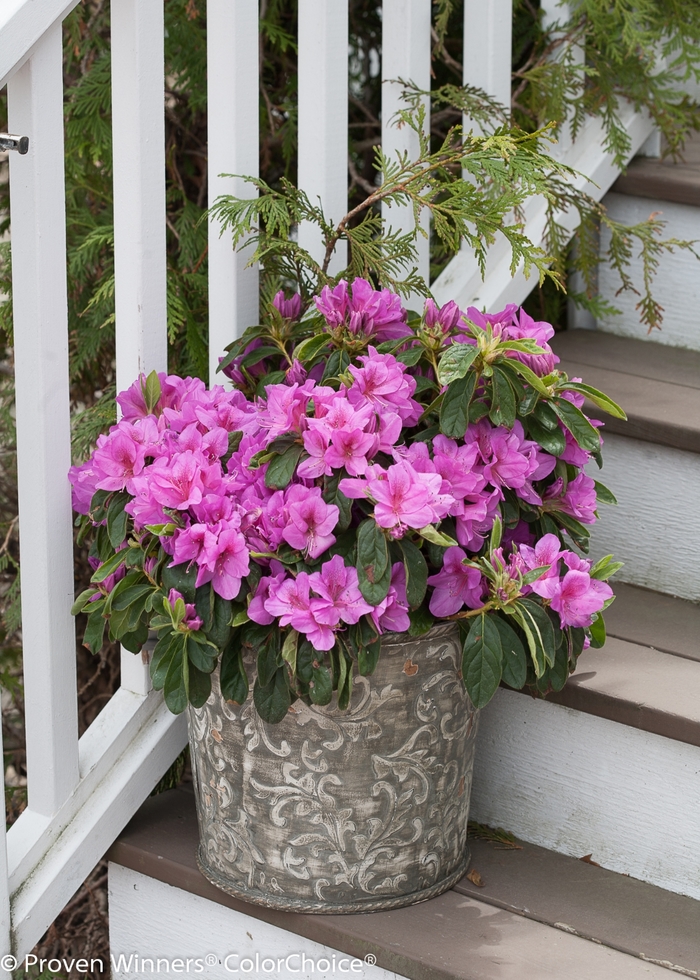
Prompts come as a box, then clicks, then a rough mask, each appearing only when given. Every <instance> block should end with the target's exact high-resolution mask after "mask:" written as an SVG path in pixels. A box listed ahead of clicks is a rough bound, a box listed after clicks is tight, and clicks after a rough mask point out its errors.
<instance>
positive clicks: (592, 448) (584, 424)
mask: <svg viewBox="0 0 700 980" xmlns="http://www.w3.org/2000/svg"><path fill="white" fill-rule="evenodd" d="M550 404H551V406H552V408H553V409H554V411H555V412H556V413H557V415H558V416H559V418H560V419H561V420H562V422H563V423H564V425H565V426H566V428H567V429H568V430H569V432H570V433H571V435H572V436H573V437H574V439H575V440H576V442H577V443H578V445H579V446H580V447H581V449H585V450H587V451H588V452H591V453H593V452H596V451H597V450H599V449H600V436H599V435H598V430H597V429H596V428H595V427H594V426H592V425H591V423H590V422H589V421H588V419H587V418H586V416H585V415H584V414H583V412H582V411H580V410H579V409H578V408H576V406H575V405H573V404H572V403H571V402H570V401H567V400H566V398H559V399H557V400H556V401H552V402H551V403H550Z"/></svg>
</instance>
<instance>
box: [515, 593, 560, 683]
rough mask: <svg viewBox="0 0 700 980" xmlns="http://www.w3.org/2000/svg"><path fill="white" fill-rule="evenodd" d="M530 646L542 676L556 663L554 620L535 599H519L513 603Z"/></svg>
mask: <svg viewBox="0 0 700 980" xmlns="http://www.w3.org/2000/svg"><path fill="white" fill-rule="evenodd" d="M512 608H513V610H514V611H515V613H516V616H517V618H518V621H519V622H520V625H521V626H522V628H523V631H524V633H525V636H526V638H527V642H528V646H529V648H530V655H531V657H532V663H533V665H534V668H535V675H536V676H537V677H541V676H542V674H543V673H544V671H545V668H546V667H547V665H549V666H550V667H551V666H552V665H553V664H554V657H555V654H556V642H555V637H554V627H553V626H552V620H551V619H550V618H549V616H548V615H547V613H546V612H545V610H544V609H543V608H542V606H540V605H539V603H537V602H535V601H534V599H518V601H517V602H516V603H515V604H514V605H513V607H512Z"/></svg>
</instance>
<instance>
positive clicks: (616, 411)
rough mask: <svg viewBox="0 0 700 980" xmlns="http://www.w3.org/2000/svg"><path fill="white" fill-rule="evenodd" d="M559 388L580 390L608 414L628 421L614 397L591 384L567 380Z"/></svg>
mask: <svg viewBox="0 0 700 980" xmlns="http://www.w3.org/2000/svg"><path fill="white" fill-rule="evenodd" d="M558 388H559V390H560V391H561V390H562V389H565V390H568V391H579V392H581V394H582V395H585V396H586V398H587V399H588V400H589V401H592V402H593V404H594V405H597V406H598V408H602V409H603V411H604V412H607V413H608V415H613V416H614V417H615V418H616V419H624V420H625V421H627V416H626V414H625V412H624V410H623V409H622V408H620V406H619V405H618V404H617V402H614V401H613V400H612V398H609V397H608V396H607V395H605V394H603V392H602V391H598V389H597V388H592V387H591V386H590V385H586V384H582V383H581V382H579V381H567V382H566V383H565V384H562V385H559V386H558Z"/></svg>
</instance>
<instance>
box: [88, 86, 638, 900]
mask: <svg viewBox="0 0 700 980" xmlns="http://www.w3.org/2000/svg"><path fill="white" fill-rule="evenodd" d="M462 108H464V107H462ZM472 108H473V106H472ZM422 113H423V109H422V106H421V105H420V104H419V103H418V104H417V107H415V111H414V112H411V111H408V110H407V111H406V112H405V113H401V114H400V115H401V119H402V121H403V123H404V124H405V125H410V126H412V127H413V128H415V130H416V133H417V134H418V138H419V142H420V148H421V152H420V157H419V158H418V159H417V160H416V161H413V162H409V161H407V160H399V161H398V162H397V163H396V162H395V163H391V162H390V161H388V160H386V158H384V157H382V156H381V153H379V154H378V170H379V172H380V181H379V183H378V185H377V188H376V190H374V191H372V192H371V193H370V194H369V196H368V197H367V199H366V201H365V202H364V203H363V204H361V205H358V206H356V207H354V208H353V209H352V211H350V212H349V213H348V215H346V216H345V217H344V218H343V219H342V220H341V221H340V222H339V223H338V224H337V225H333V224H331V223H330V222H328V221H327V220H326V219H325V217H324V215H323V212H322V211H321V209H320V207H317V206H315V205H313V204H312V203H310V202H309V200H308V198H307V197H306V196H305V195H304V194H303V193H302V192H301V191H299V190H298V189H296V188H294V187H293V186H292V185H291V184H288V183H286V182H283V184H282V188H281V190H274V189H272V188H270V187H267V185H265V184H264V183H263V182H261V181H257V180H256V181H254V183H255V184H256V186H257V189H258V191H259V194H258V196H256V197H255V198H252V199H246V200H239V199H233V198H229V199H224V200H222V201H221V202H219V204H218V206H217V208H218V210H217V209H215V213H216V214H217V215H218V216H219V217H220V219H221V221H222V224H223V225H224V227H227V226H228V227H230V228H231V229H232V231H233V241H234V246H238V245H239V244H241V243H244V244H246V243H252V244H253V245H255V248H254V249H253V261H257V260H261V261H262V263H263V266H264V289H267V288H268V287H269V285H270V284H271V283H272V282H274V281H277V282H278V283H280V282H281V283H283V284H287V286H289V285H290V284H293V285H294V287H295V288H294V289H287V291H286V292H285V291H284V290H282V291H279V292H277V293H276V295H274V299H273V300H271V301H270V302H268V303H266V304H264V314H263V316H262V318H261V321H262V322H261V323H259V324H256V325H251V326H250V327H249V328H248V329H247V330H246V331H245V332H244V333H243V335H242V337H240V338H239V339H237V340H235V341H234V342H233V343H232V344H231V345H230V346H229V348H228V350H227V355H226V357H225V358H223V359H222V362H221V365H220V369H221V371H222V381H225V382H226V383H224V384H221V385H217V386H214V387H212V388H211V389H210V390H207V388H206V387H205V385H204V383H203V382H202V381H200V380H198V379H196V378H180V377H175V376H166V375H163V374H161V375H157V374H155V373H152V374H151V375H149V376H148V377H141V378H139V379H137V380H136V381H135V382H134V384H133V385H132V386H131V388H130V389H129V390H128V391H125V392H123V393H122V394H121V395H119V396H118V399H117V400H118V403H119V406H120V409H121V420H120V421H119V422H118V423H117V424H116V425H115V426H113V427H112V429H111V430H110V432H109V433H108V434H107V435H104V436H101V437H100V438H99V439H98V442H97V446H96V448H95V450H94V452H93V454H92V456H91V457H90V459H88V460H87V461H86V462H85V463H84V464H83V465H81V466H77V467H73V468H72V470H71V473H70V479H71V482H72V484H73V491H74V505H75V509H76V511H77V512H78V514H79V517H78V523H79V524H80V525H81V528H80V535H81V536H82V537H83V538H86V537H88V536H91V546H90V561H91V563H92V564H93V567H94V574H93V577H92V584H91V586H90V588H89V589H87V590H86V591H85V592H84V593H83V594H82V595H81V596H80V597H79V598H78V599H77V601H76V603H75V606H74V610H75V612H76V613H84V614H86V615H87V628H86V631H85V639H84V642H85V644H86V645H87V646H88V647H90V648H91V649H92V650H94V651H97V650H99V648H100V647H101V644H102V642H103V639H104V636H105V631H108V634H109V637H110V638H111V639H112V640H117V641H119V642H121V643H122V644H123V646H125V647H126V648H127V649H129V650H133V651H134V652H135V653H136V652H139V651H141V650H142V649H143V648H145V649H146V650H149V649H150V651H151V652H150V670H151V677H152V680H153V686H154V687H155V688H156V689H157V690H161V689H162V691H163V693H164V697H165V701H166V703H167V705H168V707H169V708H170V709H171V710H172V711H174V712H181V711H184V710H185V709H187V710H188V714H189V723H190V745H191V749H192V760H193V774H194V780H195V788H196V790H197V806H198V816H199V824H200V838H201V842H200V848H199V855H198V860H199V865H200V868H201V869H202V872H203V873H204V874H205V875H206V876H207V877H208V878H209V879H210V880H211V881H213V882H214V883H215V884H217V885H218V886H219V887H221V888H223V889H225V890H226V891H228V892H230V893H231V894H234V895H238V896H240V897H243V898H245V899H246V900H247V901H251V902H258V903H261V904H264V905H270V906H273V907H278V908H285V909H299V910H304V911H318V912H338V911H350V912H355V911H370V910H373V909H379V908H392V907H397V906H400V905H405V904H409V903H411V902H415V901H420V900H423V899H425V898H429V897H431V896H432V895H436V894H439V893H440V892H441V891H444V890H445V889H447V888H449V887H450V886H451V885H452V884H453V883H454V882H455V881H457V880H458V879H459V877H460V876H461V875H462V874H463V873H464V871H465V870H466V867H467V863H468V860H469V856H468V850H467V845H466V837H467V817H468V809H469V793H470V787H471V770H472V762H473V753H474V742H475V736H476V729H477V717H478V711H479V710H480V709H481V708H483V707H484V706H485V705H486V704H487V703H488V702H489V700H490V699H491V698H492V697H493V696H494V694H495V693H496V690H497V688H498V687H499V685H500V684H504V685H506V686H508V687H510V688H513V689H516V690H522V689H527V690H529V691H531V692H534V693H536V694H541V695H544V694H546V693H547V692H548V691H550V690H559V689H560V688H561V687H562V686H563V685H564V683H565V682H566V679H567V677H568V675H569V673H570V672H571V671H572V670H573V669H574V668H575V666H576V662H577V659H578V657H579V655H580V653H581V651H582V650H583V649H584V648H585V647H586V646H587V645H588V644H593V645H595V646H599V645H601V644H602V643H603V642H604V640H605V626H604V621H603V613H604V610H605V608H606V606H607V605H608V603H609V602H610V601H612V598H613V595H612V591H611V589H610V587H609V585H608V584H607V579H608V578H609V577H610V575H611V574H612V573H613V572H614V571H615V570H616V569H617V568H618V567H619V565H618V564H617V563H615V562H614V561H613V559H612V557H610V556H608V557H606V558H603V559H602V560H600V561H598V562H596V563H595V564H593V563H592V562H591V561H590V560H589V559H587V558H586V557H585V554H586V552H587V550H588V537H589V532H588V528H589V526H590V525H591V524H592V523H593V522H594V521H595V520H596V519H597V516H598V505H599V503H600V502H601V501H602V502H608V503H614V498H613V496H612V494H611V493H610V491H609V490H607V489H606V488H605V487H604V486H603V484H601V483H599V482H597V481H596V480H595V479H594V478H593V477H592V476H590V475H589V474H588V473H587V472H584V469H585V467H586V466H587V464H588V463H589V462H590V461H591V460H594V461H596V462H597V463H598V465H600V464H601V457H600V451H601V438H600V433H599V423H598V422H592V421H591V420H589V419H588V418H587V417H586V415H585V413H584V411H583V408H584V399H585V398H588V399H590V400H591V401H593V402H595V403H596V404H597V405H598V406H600V407H602V408H603V409H604V410H606V411H607V412H609V413H611V414H613V415H616V416H620V417H624V416H623V412H622V410H621V409H620V408H619V406H617V405H616V404H615V403H614V402H612V401H611V400H610V399H609V398H607V397H606V396H605V395H603V394H602V393H601V392H599V391H596V390H595V389H593V388H591V387H589V386H588V385H586V384H584V383H583V382H582V381H581V380H579V379H570V378H568V377H567V375H566V374H565V373H563V372H561V371H559V370H558V369H557V363H558V359H557V357H556V355H555V354H554V353H553V351H552V349H551V347H550V346H549V341H550V340H551V338H552V335H553V333H554V331H553V328H552V327H551V326H550V325H549V324H547V323H543V322H535V321H534V320H533V319H532V318H531V317H530V316H528V314H527V313H526V312H525V311H524V310H522V309H518V308H517V307H515V306H509V307H507V308H506V309H505V310H503V311H501V312H497V313H484V312H482V311H479V310H477V309H475V308H473V307H470V308H468V309H466V310H462V309H460V308H459V307H458V306H457V305H456V304H455V303H447V304H446V305H444V306H442V307H441V308H439V307H438V306H437V305H436V304H435V303H434V302H433V300H432V299H430V298H428V299H427V301H425V303H424V305H423V304H421V305H422V309H421V310H420V311H419V312H417V313H409V312H407V310H406V309H405V306H404V303H403V301H402V299H401V296H402V295H403V296H406V295H409V294H412V295H414V296H415V294H416V293H417V292H423V293H424V294H426V293H427V292H428V290H427V287H426V284H425V283H424V282H423V281H422V280H421V279H420V277H419V276H418V275H417V274H416V272H415V269H414V268H413V261H414V259H415V234H410V233H409V234H401V233H396V232H394V231H392V230H391V228H388V229H387V228H386V227H385V225H384V223H383V222H382V218H381V215H380V214H379V211H378V206H379V205H380V204H391V203H394V202H398V203H407V202H408V203H410V204H412V206H413V209H414V213H415V214H416V215H417V214H418V213H419V212H420V210H421V209H422V208H428V209H429V210H430V211H431V213H432V218H433V229H434V233H435V236H436V238H437V239H438V240H439V242H440V243H441V244H442V245H443V246H444V247H445V248H446V249H450V248H451V249H452V250H453V251H454V250H455V249H458V248H459V247H460V243H466V246H468V247H471V248H472V250H473V251H474V253H475V254H476V256H477V258H478V259H479V260H480V261H482V262H483V260H484V259H485V255H486V251H487V248H488V246H489V245H490V244H491V243H492V242H493V240H494V237H495V235H496V231H497V230H498V233H499V234H502V235H504V236H505V238H506V239H507V241H508V243H509V245H510V247H511V250H512V253H513V262H514V265H516V264H517V263H519V262H523V263H524V264H525V268H526V269H528V268H532V267H535V268H537V269H538V270H539V273H540V276H541V277H542V276H546V275H551V276H553V277H554V278H556V270H555V271H551V270H550V268H549V266H550V264H551V261H552V259H551V257H549V256H547V255H546V254H545V253H544V252H542V250H541V249H539V248H537V247H535V246H533V245H532V243H529V242H528V241H527V239H526V237H525V236H524V235H523V233H522V229H521V228H520V227H519V226H518V225H517V223H514V222H513V221H512V215H513V213H517V212H518V209H519V208H520V207H521V205H522V204H523V203H524V202H525V200H527V198H528V197H530V196H532V195H533V194H537V193H544V192H549V191H550V190H551V188H552V187H553V186H555V185H557V182H559V189H560V190H561V186H563V185H562V181H563V180H564V179H565V178H567V177H568V176H570V173H569V172H568V171H567V170H566V168H565V167H563V166H562V165H561V164H559V163H557V162H556V161H552V160H551V158H549V156H548V155H547V154H546V153H543V152H542V151H541V149H540V146H539V142H540V140H541V139H542V138H543V136H542V134H523V133H520V134H518V133H514V131H513V130H512V129H511V130H508V131H501V132H498V133H496V134H495V135H492V136H489V137H482V136H474V135H473V134H470V135H469V136H468V137H465V138H464V139H462V137H461V135H460V133H459V131H458V129H455V130H454V131H451V134H450V136H449V137H448V139H447V140H446V141H445V142H444V143H443V145H442V146H441V147H440V148H439V149H438V150H437V151H433V150H432V148H431V147H430V144H429V139H428V138H427V137H425V135H424V125H423V124H424V119H423V116H422ZM465 171H466V172H467V174H469V179H464V178H463V176H462V175H463V173H464V172H465ZM484 179H486V180H487V181H488V185H489V186H488V189H487V190H485V189H484V188H482V189H481V190H480V189H479V181H483V180H484ZM580 197H581V196H580V195H579V204H580ZM302 221H303V222H312V223H313V222H315V223H316V224H317V226H318V228H319V234H320V235H321V239H322V241H323V244H324V252H325V256H324V258H323V261H322V262H318V261H317V260H316V259H314V257H313V256H311V255H310V254H309V253H308V252H306V251H305V250H304V249H303V248H302V247H301V246H300V245H299V243H298V241H296V240H295V238H294V236H293V235H291V231H292V229H293V227H294V226H296V225H298V224H299V223H300V222H302ZM341 241H345V242H346V243H347V245H348V247H349V258H350V264H349V266H348V270H347V272H346V274H345V275H336V276H335V277H333V276H331V274H330V272H329V263H330V260H331V258H332V256H333V254H334V251H335V250H336V247H337V245H338V243H339V242H341ZM402 268H403V270H404V271H405V272H406V273H407V274H406V275H405V277H404V278H403V279H401V278H400V277H399V272H400V270H401V269H402ZM377 284H381V285H380V288H377Z"/></svg>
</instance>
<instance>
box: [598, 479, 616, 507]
mask: <svg viewBox="0 0 700 980" xmlns="http://www.w3.org/2000/svg"><path fill="white" fill-rule="evenodd" d="M593 482H594V483H595V493H596V497H597V498H598V500H602V501H603V503H604V504H616V503H617V497H616V496H615V494H614V493H613V492H612V490H608V488H607V487H606V486H605V484H604V483H599V482H598V481H597V480H594V481H593Z"/></svg>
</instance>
